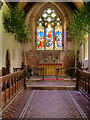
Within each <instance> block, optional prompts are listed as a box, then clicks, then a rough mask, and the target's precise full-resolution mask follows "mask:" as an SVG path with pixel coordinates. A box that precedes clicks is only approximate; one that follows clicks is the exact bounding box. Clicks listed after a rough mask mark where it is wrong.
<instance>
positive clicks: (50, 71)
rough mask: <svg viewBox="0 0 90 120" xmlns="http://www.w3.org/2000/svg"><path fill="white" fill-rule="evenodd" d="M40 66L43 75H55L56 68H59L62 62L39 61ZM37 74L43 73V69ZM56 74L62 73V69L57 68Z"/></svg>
mask: <svg viewBox="0 0 90 120" xmlns="http://www.w3.org/2000/svg"><path fill="white" fill-rule="evenodd" d="M39 67H40V68H44V75H56V68H61V67H62V63H41V64H39ZM39 75H43V71H41V70H40V71H39ZM58 75H62V70H59V72H58Z"/></svg>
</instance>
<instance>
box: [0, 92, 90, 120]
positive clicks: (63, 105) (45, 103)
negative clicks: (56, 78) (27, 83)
mask: <svg viewBox="0 0 90 120" xmlns="http://www.w3.org/2000/svg"><path fill="white" fill-rule="evenodd" d="M88 105H90V103H89V101H88V100H87V99H86V98H85V97H84V96H83V95H82V94H81V93H80V92H79V91H69V90H32V91H31V90H24V91H23V92H22V93H21V94H20V95H19V96H18V97H17V98H16V100H14V101H13V102H12V104H11V105H10V106H9V107H8V108H7V110H5V111H4V112H3V115H2V116H3V118H9V119H10V120H11V119H12V118H68V120H69V118H73V119H77V118H78V119H81V120H83V118H87V117H88V113H90V109H89V106H88Z"/></svg>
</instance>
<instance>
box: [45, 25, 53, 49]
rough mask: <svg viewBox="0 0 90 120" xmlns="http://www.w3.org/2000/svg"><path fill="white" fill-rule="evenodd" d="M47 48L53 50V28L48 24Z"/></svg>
mask: <svg viewBox="0 0 90 120" xmlns="http://www.w3.org/2000/svg"><path fill="white" fill-rule="evenodd" d="M46 50H53V28H52V27H51V24H48V27H47V29H46Z"/></svg>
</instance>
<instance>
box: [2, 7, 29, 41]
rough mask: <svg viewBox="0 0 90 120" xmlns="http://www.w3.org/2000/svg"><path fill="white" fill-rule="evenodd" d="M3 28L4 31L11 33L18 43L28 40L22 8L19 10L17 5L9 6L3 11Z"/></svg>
mask: <svg viewBox="0 0 90 120" xmlns="http://www.w3.org/2000/svg"><path fill="white" fill-rule="evenodd" d="M3 19H4V23H3V24H4V28H5V30H6V32H8V33H10V34H13V35H14V37H15V39H16V40H18V41H19V42H20V43H27V42H28V31H27V26H26V24H25V13H24V10H20V8H19V5H17V6H16V7H14V8H13V7H10V9H9V10H8V11H7V12H6V13H3Z"/></svg>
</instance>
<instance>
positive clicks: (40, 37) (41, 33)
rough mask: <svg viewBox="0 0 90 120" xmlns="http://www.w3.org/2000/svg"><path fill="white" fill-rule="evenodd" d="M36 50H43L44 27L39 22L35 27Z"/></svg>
mask: <svg viewBox="0 0 90 120" xmlns="http://www.w3.org/2000/svg"><path fill="white" fill-rule="evenodd" d="M37 50H44V27H43V26H42V23H39V26H38V27H37Z"/></svg>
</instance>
